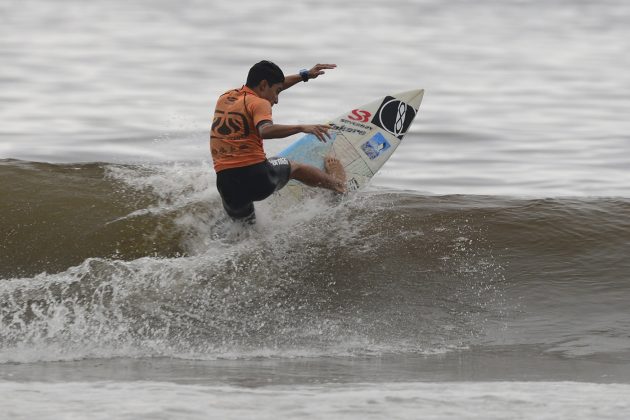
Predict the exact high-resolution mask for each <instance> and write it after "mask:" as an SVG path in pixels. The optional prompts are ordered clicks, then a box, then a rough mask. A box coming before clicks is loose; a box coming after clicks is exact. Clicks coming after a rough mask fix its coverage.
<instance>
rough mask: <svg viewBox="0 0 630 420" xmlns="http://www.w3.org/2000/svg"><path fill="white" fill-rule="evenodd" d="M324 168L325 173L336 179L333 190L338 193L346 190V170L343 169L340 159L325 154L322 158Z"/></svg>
mask: <svg viewBox="0 0 630 420" xmlns="http://www.w3.org/2000/svg"><path fill="white" fill-rule="evenodd" d="M324 169H326V173H327V174H328V175H330V176H331V177H333V178H334V179H335V181H336V183H335V186H334V187H335V191H336V192H338V193H345V192H346V171H345V169H343V165H342V164H341V161H340V160H339V159H337V158H334V157H332V156H327V157H326V158H325V159H324Z"/></svg>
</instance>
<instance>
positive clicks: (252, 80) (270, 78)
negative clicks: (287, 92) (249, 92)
mask: <svg viewBox="0 0 630 420" xmlns="http://www.w3.org/2000/svg"><path fill="white" fill-rule="evenodd" d="M263 80H266V81H267V83H269V86H271V85H275V84H276V83H284V73H282V70H280V67H278V66H277V65H275V64H274V63H272V62H271V61H267V60H263V61H261V62H259V63H256V64H254V65H253V66H252V68H251V69H249V73H248V74H247V82H246V83H245V84H246V85H247V87H248V88H250V89H253V88H255V87H256V86H258V85H259V84H260V82H262V81H263Z"/></svg>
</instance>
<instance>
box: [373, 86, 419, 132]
mask: <svg viewBox="0 0 630 420" xmlns="http://www.w3.org/2000/svg"><path fill="white" fill-rule="evenodd" d="M415 116H416V110H415V109H413V107H412V106H409V105H407V104H406V103H404V102H403V101H401V100H399V99H396V98H393V97H391V96H387V97H386V98H385V99H384V100H383V102H382V103H381V106H379V108H378V111H376V114H375V115H374V118H372V121H371V122H372V124H374V125H376V126H378V127H380V128H382V129H383V130H385V131H387V132H388V133H390V134H392V135H393V136H395V137H397V138H399V139H400V140H402V138H403V137H404V136H405V134H406V133H407V130H408V129H409V126H410V125H411V122H412V121H413V119H414V118H415Z"/></svg>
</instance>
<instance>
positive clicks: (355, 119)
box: [278, 89, 424, 199]
mask: <svg viewBox="0 0 630 420" xmlns="http://www.w3.org/2000/svg"><path fill="white" fill-rule="evenodd" d="M423 95H424V90H423V89H418V90H410V91H407V92H402V93H398V94H395V95H392V96H385V97H382V98H379V99H377V100H375V101H373V102H370V103H368V104H366V105H362V106H360V107H357V108H354V109H352V110H350V111H348V112H347V113H344V114H342V115H341V116H339V117H337V118H335V119H333V120H331V121H330V122H329V123H330V124H331V125H332V126H333V129H332V130H331V131H330V133H331V137H332V138H331V140H329V141H328V142H326V143H322V142H321V141H319V140H318V139H317V137H315V136H314V135H312V134H307V135H305V136H304V137H301V138H300V139H298V140H296V141H295V142H294V143H292V144H291V145H290V146H289V147H287V148H286V149H284V150H283V151H281V152H280V153H279V154H278V156H280V157H285V158H287V159H289V160H294V161H297V162H301V163H307V164H309V165H313V166H316V167H318V168H320V169H323V168H324V158H325V157H326V156H327V155H331V156H334V157H336V158H337V159H339V160H340V161H341V164H342V165H343V167H344V169H345V171H346V177H347V179H348V190H349V191H352V190H358V189H360V188H362V187H363V186H365V185H366V184H367V183H368V182H369V181H370V179H371V178H372V177H373V176H374V174H376V172H378V170H379V169H380V168H381V167H382V166H383V165H384V164H385V162H387V160H388V159H389V158H390V157H391V155H392V154H393V153H394V150H396V148H397V147H398V145H399V144H400V143H401V141H402V140H403V138H404V136H405V134H406V133H407V131H408V130H409V127H410V126H411V123H412V122H413V120H414V118H415V117H416V115H417V113H418V108H419V107H420V103H421V102H422V97H423ZM307 188H309V187H307V186H305V185H304V184H301V183H300V182H297V181H293V180H292V181H290V182H289V183H288V184H287V186H286V187H285V188H283V189H282V190H280V191H279V193H278V194H279V195H280V197H286V196H292V197H293V198H295V199H299V198H301V197H302V196H303V195H304V192H305V190H306V189H307Z"/></svg>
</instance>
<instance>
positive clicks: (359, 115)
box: [348, 109, 372, 122]
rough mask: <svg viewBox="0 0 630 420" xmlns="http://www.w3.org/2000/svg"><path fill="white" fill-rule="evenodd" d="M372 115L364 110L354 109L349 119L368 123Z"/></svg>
mask: <svg viewBox="0 0 630 420" xmlns="http://www.w3.org/2000/svg"><path fill="white" fill-rule="evenodd" d="M371 116H372V114H371V113H370V112H368V111H365V110H363V109H353V110H352V112H351V113H350V115H348V118H350V119H351V120H354V121H361V122H368V121H370V117H371Z"/></svg>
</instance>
